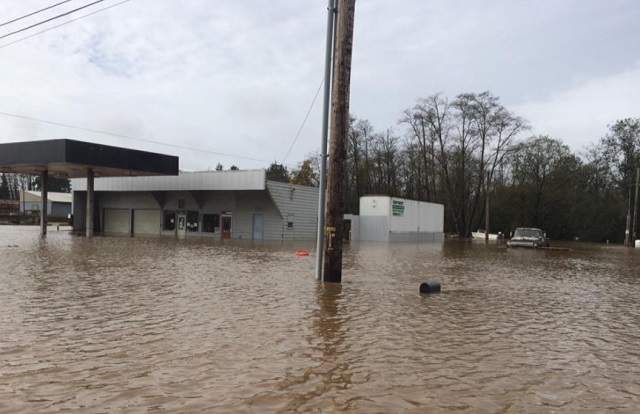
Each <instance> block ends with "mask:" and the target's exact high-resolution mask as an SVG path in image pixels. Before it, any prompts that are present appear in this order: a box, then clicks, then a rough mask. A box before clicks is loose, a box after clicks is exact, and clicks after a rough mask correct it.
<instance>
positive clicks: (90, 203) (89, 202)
mask: <svg viewBox="0 0 640 414" xmlns="http://www.w3.org/2000/svg"><path fill="white" fill-rule="evenodd" d="M93 178H94V174H93V170H92V169H91V168H89V169H88V170H87V211H86V214H85V216H86V220H85V223H86V225H85V227H86V230H87V237H93V200H94V195H93Z"/></svg>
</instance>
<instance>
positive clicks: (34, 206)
mask: <svg viewBox="0 0 640 414" xmlns="http://www.w3.org/2000/svg"><path fill="white" fill-rule="evenodd" d="M72 201H73V196H72V195H71V193H54V192H47V215H48V216H49V217H57V218H65V219H66V218H67V215H68V214H70V213H71V203H72ZM40 210H42V193H41V192H40V191H30V190H21V191H20V212H21V213H39V212H40Z"/></svg>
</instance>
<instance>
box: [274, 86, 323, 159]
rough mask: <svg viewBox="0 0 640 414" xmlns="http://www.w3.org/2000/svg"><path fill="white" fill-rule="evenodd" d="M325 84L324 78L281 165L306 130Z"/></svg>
mask: <svg viewBox="0 0 640 414" xmlns="http://www.w3.org/2000/svg"><path fill="white" fill-rule="evenodd" d="M323 83H324V78H322V80H321V81H320V85H319V86H318V90H317V91H316V95H315V96H314V97H313V101H312V102H311V106H310V107H309V110H308V111H307V115H306V116H305V117H304V121H302V125H300V129H299V130H298V134H297V135H296V137H295V139H294V140H293V142H292V143H291V146H290V147H289V151H287V154H286V155H285V156H284V158H283V159H282V163H281V164H284V162H285V161H286V160H287V157H288V156H289V153H291V150H292V149H293V146H294V145H296V142H297V141H298V138H299V137H300V133H301V132H302V128H304V125H305V124H306V123H307V119H308V118H309V114H310V113H311V109H313V105H314V104H315V103H316V99H317V98H318V94H319V93H320V89H321V88H322V84H323Z"/></svg>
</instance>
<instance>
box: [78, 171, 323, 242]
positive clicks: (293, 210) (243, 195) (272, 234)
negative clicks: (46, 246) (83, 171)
mask: <svg viewBox="0 0 640 414" xmlns="http://www.w3.org/2000/svg"><path fill="white" fill-rule="evenodd" d="M71 181H72V188H73V226H74V230H83V226H84V225H85V223H86V222H87V220H85V211H86V197H87V192H86V189H87V188H86V181H85V180H71ZM94 198H95V201H94V208H93V214H94V220H93V223H94V231H95V232H98V233H102V234H104V235H110V236H137V237H139V236H143V237H161V236H167V237H178V238H188V237H211V238H229V239H252V240H313V239H315V237H316V230H317V218H318V189H317V188H314V187H307V186H301V185H294V184H288V183H282V182H276V181H267V179H266V172H265V170H235V171H206V172H181V173H180V174H179V175H177V176H157V177H151V176H149V177H105V178H96V179H95V183H94Z"/></svg>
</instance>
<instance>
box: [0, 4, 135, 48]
mask: <svg viewBox="0 0 640 414" xmlns="http://www.w3.org/2000/svg"><path fill="white" fill-rule="evenodd" d="M129 1H131V0H123V1H121V2H119V3H115V4H112V5H111V6H108V7H104V8H102V9H99V10H96V11H94V12H91V13H88V14H85V15H83V16H80V17H76V18H75V19H71V20H69V21H67V22H64V23H61V24H59V25H56V26H52V27H49V28H48V29H44V30H41V31H39V32H37V33H34V34H32V35H29V36H25V37H22V38H20V39H18V40H14V41H13V42H9V43H7V44H4V45H2V46H0V49H2V48H5V47H7V46H11V45H14V44H16V43H18V42H22V41H23V40H27V39H30V38H32V37H34V36H37V35H39V34H41V33H45V32H48V31H49V30H53V29H56V28H58V27H60V26H64V25H67V24H69V23H71V22H75V21H76V20H80V19H84V18H85V17H89V16H93V15H94V14H96V13H100V12H101V11H105V10H108V9H111V8H113V7H116V6H119V5H121V4H123V3H127V2H129Z"/></svg>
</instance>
